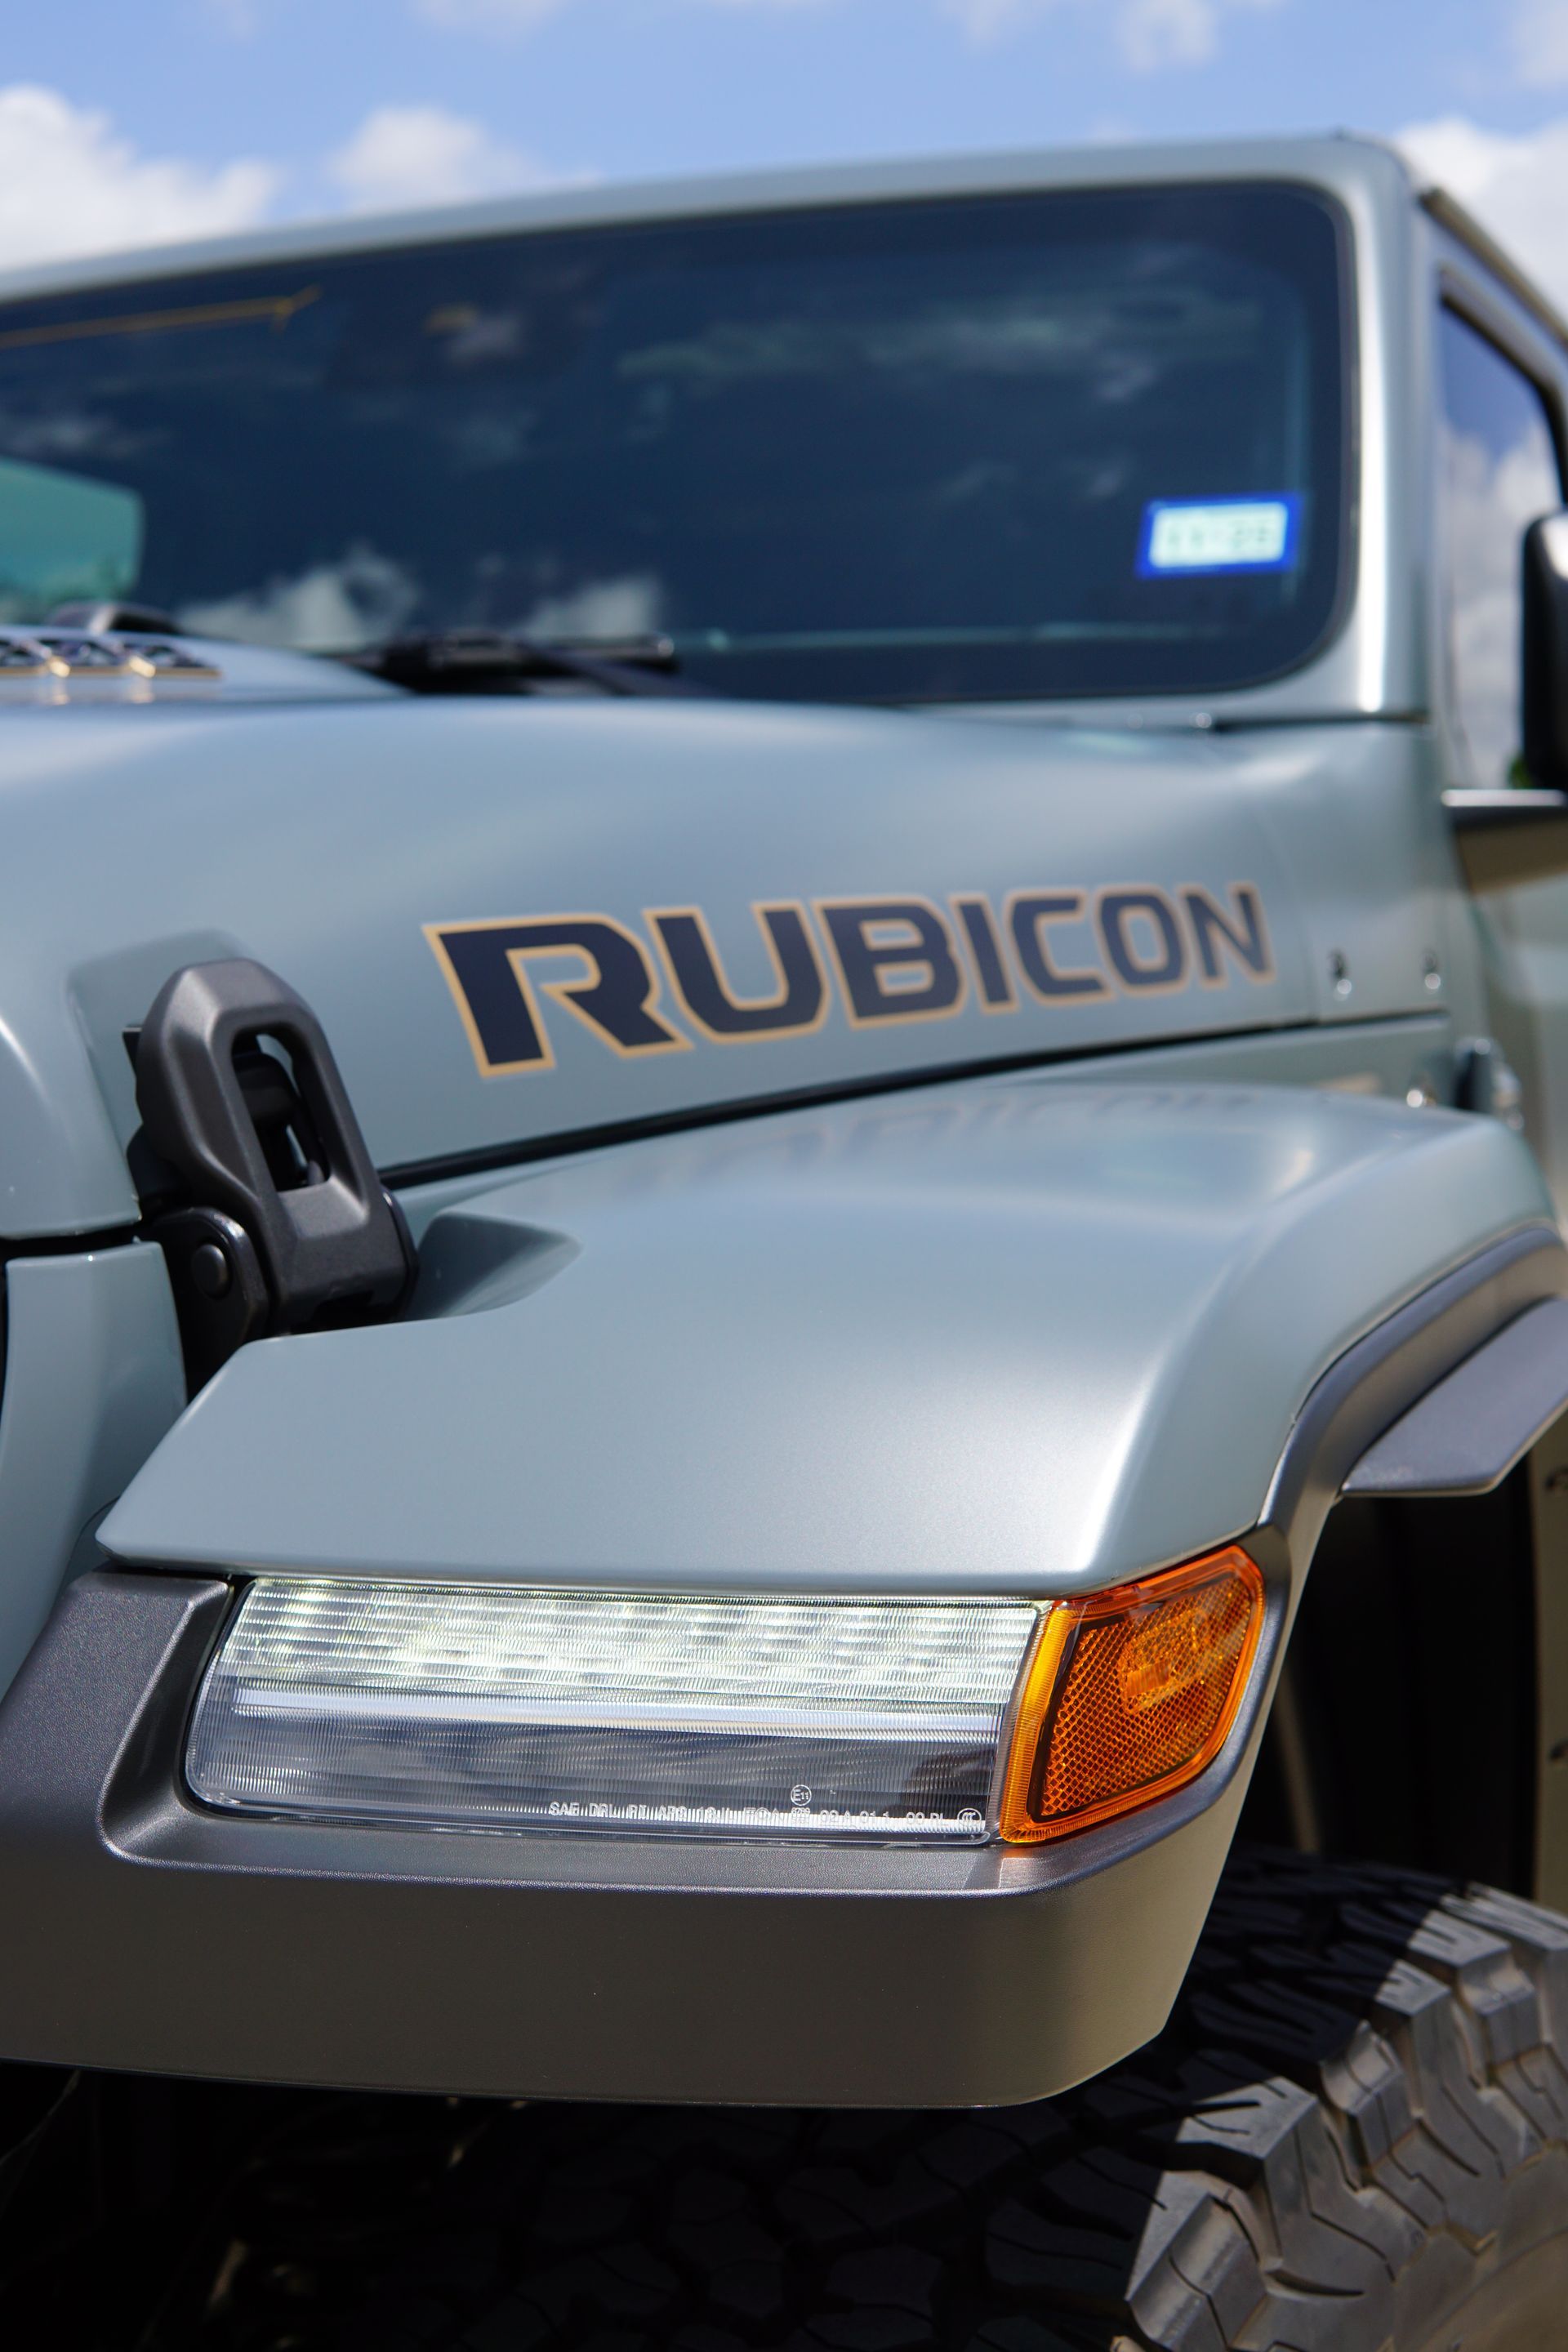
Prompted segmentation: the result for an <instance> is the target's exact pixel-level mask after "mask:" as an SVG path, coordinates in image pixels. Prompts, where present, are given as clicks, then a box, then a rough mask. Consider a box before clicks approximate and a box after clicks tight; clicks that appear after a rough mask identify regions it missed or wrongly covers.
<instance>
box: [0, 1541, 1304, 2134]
mask: <svg viewBox="0 0 1568 2352" xmlns="http://www.w3.org/2000/svg"><path fill="white" fill-rule="evenodd" d="M228 1598H229V1588H228V1587H227V1586H226V1585H224V1584H222V1583H219V1582H216V1581H212V1580H195V1579H185V1578H178V1577H171V1576H137V1575H129V1574H115V1573H105V1574H99V1575H92V1576H88V1577H85V1578H83V1579H81V1580H80V1581H79V1582H78V1583H76V1584H74V1585H72V1586H70V1587H69V1588H68V1590H67V1591H66V1592H65V1593H64V1594H63V1595H62V1597H61V1600H60V1601H59V1604H58V1608H57V1610H56V1612H55V1614H54V1617H53V1618H52V1619H51V1621H50V1623H49V1625H48V1626H47V1629H46V1631H45V1633H44V1634H43V1635H42V1637H41V1639H40V1641H39V1643H38V1644H37V1648H36V1649H35V1650H34V1652H33V1654H32V1656H31V1657H30V1659H29V1660H28V1662H27V1664H26V1667H25V1668H24V1670H23V1672H22V1674H21V1675H19V1676H18V1678H17V1680H16V1684H15V1685H14V1686H13V1688H12V1690H11V1692H10V1694H9V1696H7V1698H6V1700H5V1704H4V1706H0V1904H3V1906H4V1915H5V1923H6V1925H5V1935H4V1937H0V2056H4V2057H6V2058H11V2059H29V2060H41V2061H47V2062H52V2063H68V2064H73V2065H88V2066H100V2067H109V2068H130V2069H136V2070H144V2071H150V2072H156V2073H170V2074H211V2075H221V2076H228V2077H233V2078H245V2079H252V2080H258V2081H276V2082H306V2083H319V2084H357V2085H363V2086H368V2087H377V2088H386V2089H399V2090H436V2091H450V2092H476V2093H497V2094H505V2095H510V2096H516V2097H528V2098H551V2099H580V2098H611V2099H644V2100H695V2101H739V2102H746V2103H755V2104H784V2105H849V2106H862V2105H864V2106H906V2105H908V2106H917V2105H918V2106H924V2105H990V2104H1003V2103H1007V2102H1012V2101H1017V2100H1024V2099H1032V2098H1037V2097H1040V2096H1043V2095H1047V2094H1048V2093H1050V2092H1053V2091H1058V2090H1061V2089H1063V2088H1065V2087H1066V2086H1067V2085H1068V2084H1070V2083H1073V2082H1077V2081H1079V2080H1081V2079H1082V2078H1083V2077H1085V2076H1086V2075H1089V2074H1094V2073H1097V2072H1098V2071H1099V2070H1100V2069H1101V2068H1102V2067H1104V2066H1107V2065H1109V2064H1110V2063H1113V2062H1114V2061H1115V2060H1116V2059H1118V2058H1119V2057H1121V2056H1122V2055H1124V2054H1125V2053H1127V2052H1128V2051H1129V2050H1131V2049H1134V2048H1136V2047H1137V2046H1138V2044H1140V2043H1141V2042H1143V2041H1145V2040H1147V2039H1148V2037H1149V2036H1150V2035H1151V2034H1152V2033H1154V2032H1157V2031H1158V2029H1159V2027H1160V2026H1161V2024H1162V2023H1163V2020H1164V2017H1165V2014H1166V2011H1167V2010H1168V2008H1169V2006H1170V2003H1171V2001H1172V2000H1173V1996H1174V1994H1175V1991H1176V1989H1177V1986H1178V1985H1179V1983H1180V1981H1181V1979H1182V1976H1183V1974H1184V1970H1185V1968H1186V1965H1187V1960H1188V1958H1189V1956H1190V1953H1191V1950H1192V1948H1193V1945H1194V1942H1195V1941H1196V1938H1197V1935H1198V1931H1199V1928H1200V1927H1201V1925H1202V1923H1203V1919H1204V1916H1205V1913H1206V1911H1207V1909H1208V1906H1209V1900H1210V1897H1211V1895H1212V1893H1213V1889H1214V1885H1215V1879H1216V1877H1217V1875H1218V1873H1219V1870H1220V1867H1221V1864H1222V1863H1223V1861H1224V1858H1225V1853H1226V1848H1227V1846H1228V1844H1229V1842H1230V1837H1231V1832H1232V1830H1233V1828H1234V1825H1235V1816H1236V1812H1237V1809H1238V1807H1239V1804H1240V1801H1241V1794H1242V1790H1243V1787H1244V1785H1245V1781H1246V1777H1247V1776H1246V1773H1245V1771H1244V1770H1242V1769H1239V1768H1240V1766H1241V1765H1242V1763H1243V1762H1244V1760H1245V1758H1246V1756H1247V1752H1248V1750H1249V1748H1250V1746H1251V1743H1252V1741H1253V1739H1254V1738H1256V1734H1257V1722H1258V1712H1259V1709H1258V1706H1257V1705H1256V1704H1254V1705H1252V1706H1249V1707H1248V1709H1247V1717H1246V1719H1245V1720H1244V1722H1243V1723H1242V1724H1240V1725H1238V1726H1237V1731H1236V1733H1235V1734H1234V1735H1233V1738H1232V1741H1231V1743H1230V1744H1229V1746H1228V1747H1227V1749H1226V1753H1225V1754H1224V1755H1223V1756H1222V1757H1221V1758H1220V1759H1218V1760H1217V1761H1216V1763H1215V1766H1213V1767H1212V1768H1211V1769H1210V1771H1209V1772H1208V1773H1207V1774H1205V1777H1204V1780H1202V1781H1200V1782H1199V1783H1197V1784H1196V1785H1195V1786H1194V1789H1193V1790H1190V1791H1188V1792H1186V1794H1185V1796H1184V1798H1183V1799H1181V1800H1178V1801H1175V1803H1174V1804H1173V1805H1171V1806H1163V1807H1160V1808H1158V1809H1156V1811H1157V1813H1158V1816H1159V1824H1158V1831H1156V1829H1155V1827H1154V1825H1153V1821H1152V1817H1151V1816H1144V1817H1142V1821H1140V1820H1139V1819H1138V1818H1137V1817H1134V1819H1133V1821H1131V1822H1128V1823H1125V1824H1122V1825H1120V1827H1119V1828H1118V1829H1116V1830H1114V1831H1107V1832H1091V1833H1090V1834H1089V1835H1088V1836H1086V1837H1083V1838H1079V1839H1076V1840H1072V1841H1070V1842H1068V1844H1066V1845H1064V1846H1062V1847H1059V1848H1057V1849H1055V1850H1047V1851H1045V1852H1035V1853H1016V1852H1012V1853H1009V1852H1004V1851H1002V1850H999V1849H996V1848H988V1849H981V1850H974V1849H971V1850H968V1851H966V1852H964V1853H953V1852H936V1851H931V1850H929V1849H926V1850H920V1851H912V1850H908V1849H905V1850H897V1849H889V1848H877V1849H872V1850H865V1851H858V1850H856V1849H855V1848H853V1847H849V1846H838V1847H831V1848H829V1847H814V1848H811V1849H809V1850H807V1849H804V1848H800V1847H795V1846H782V1845H778V1844H772V1845H769V1844H755V1845H752V1844H745V1843H684V1842H675V1841H668V1840H650V1841H647V1842H639V1841H636V1840H629V1839H619V1838H605V1837H599V1838H576V1837H573V1836H570V1835H562V1834H557V1833H551V1834H544V1835H531V1836H519V1835H511V1834H507V1833H496V1832H481V1833H453V1832H446V1833H443V1832H430V1831H423V1830H403V1829H397V1828H385V1827H378V1828H374V1829H357V1828H353V1827H346V1826H341V1825H337V1824H320V1825H317V1824H305V1823H300V1822H270V1821H258V1820H240V1819H235V1820H228V1819H224V1818H220V1817H218V1816H216V1815H214V1814H211V1813H206V1812H204V1811H200V1810H198V1809H197V1808H196V1807H195V1806H194V1805H193V1804H192V1803H191V1802H190V1801H189V1799H188V1798H187V1797H185V1796H184V1794H183V1793H182V1790H181V1784H180V1769H179V1768H180V1749H181V1744H182V1741H183V1738H184V1726H185V1723H186V1720H187V1717H188V1714H189V1709H190V1705H191V1701H192V1698H193V1696H194V1693H195V1685H196V1682H197V1680H198V1678H199V1675H200V1673H201V1670H202V1667H203V1665H204V1664H205V1659H206V1657H207V1655H208V1653H209V1651H210V1649H211V1646H212V1643H213V1641H214V1639H215V1638H216V1633H217V1630H218V1628H219V1625H220V1623H221V1622H222V1619H223V1616H224V1613H225V1611H226V1606H227V1602H228ZM1265 1679H1266V1676H1258V1678H1257V1680H1258V1683H1259V1684H1261V1683H1262V1682H1263V1681H1264V1680H1265Z"/></svg>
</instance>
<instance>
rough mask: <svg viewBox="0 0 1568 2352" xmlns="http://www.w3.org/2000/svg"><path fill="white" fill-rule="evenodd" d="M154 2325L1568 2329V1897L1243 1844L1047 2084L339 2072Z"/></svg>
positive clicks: (314, 2339)
mask: <svg viewBox="0 0 1568 2352" xmlns="http://www.w3.org/2000/svg"><path fill="white" fill-rule="evenodd" d="M1040 1998H1041V2000H1049V1999H1050V1987H1049V1986H1048V1985H1042V1987H1041V1988H1040ZM1018 2028H1019V2032H1021V2033H1024V2032H1027V2030H1028V2021H1027V2020H1026V2019H1024V2018H1020V2019H1019V2021H1018ZM757 2030H758V2032H766V2031H767V2020H766V2017H765V2016H764V2015H761V2014H759V2017H758V2021H757ZM146 2340H147V2342H148V2344H149V2346H156V2347H157V2352H165V2347H172V2346H175V2345H180V2346H184V2345H187V2344H188V2345H190V2346H193V2347H196V2346H199V2347H202V2348H203V2352H214V2347H231V2348H232V2352H262V2347H266V2352H282V2347H285V2346H287V2347H334V2352H348V2347H354V2352H361V2347H363V2352H370V2347H374V2352H393V2347H412V2346H416V2345H417V2346H424V2347H463V2352H544V2347H548V2348H549V2352H756V2347H771V2348H772V2352H821V2347H839V2352H897V2348H898V2347H942V2352H1069V2347H1070V2352H1081V2347H1097V2352H1102V2347H1117V2352H1134V2347H1168V2352H1226V2347H1235V2352H1241V2347H1246V2352H1268V2348H1269V2347H1289V2352H1458V2347H1463V2352H1505V2347H1506V2352H1550V2347H1553V2346H1559V2345H1568V1919H1560V1918H1558V1917H1556V1916H1553V1915H1552V1914H1551V1913H1547V1912H1543V1911H1541V1910H1538V1909H1536V1908H1534V1907H1532V1906H1531V1905H1529V1904H1526V1903H1522V1902H1520V1901H1517V1900H1515V1899H1513V1898H1512V1897H1510V1896H1507V1895H1496V1894H1490V1893H1487V1892H1485V1891H1484V1890H1479V1889H1471V1890H1468V1891H1457V1890H1455V1889H1453V1888H1451V1887H1449V1886H1447V1885H1444V1884H1442V1883H1439V1882H1434V1881H1432V1880H1429V1879H1424V1878H1418V1877H1414V1876H1412V1875H1410V1874H1404V1873H1399V1872H1394V1871H1387V1870H1373V1869H1363V1868H1352V1869H1345V1868H1341V1867H1338V1866H1332V1867H1331V1866H1328V1865H1325V1864H1315V1863H1311V1862H1303V1861H1300V1860H1298V1859H1296V1858H1294V1857H1290V1856H1279V1855H1272V1854H1266V1853H1254V1854H1247V1855H1242V1856H1240V1857H1238V1858H1237V1861H1236V1862H1235V1863H1234V1864H1232V1866H1231V1868H1230V1870H1229V1871H1228V1872H1227V1874H1226V1879H1225V1882H1224V1884H1223V1885H1222V1888H1221V1892H1220V1895H1219V1897H1218V1900H1217V1902H1216V1904H1215V1910H1214V1914H1213V1917H1212V1920H1211V1923H1210V1926H1209V1927H1208V1929H1207V1931H1206V1933H1205V1937H1204V1940H1203V1944H1202V1946H1201V1948H1200V1950H1199V1953H1198V1956H1197V1958H1196V1960H1195V1962H1194V1967H1193V1969H1192V1971H1191V1974H1190V1976H1189V1978H1188V1980H1187V1984H1186V1987H1185V1990H1184V1992H1183V1994H1182V1997H1181V2000H1180V2001H1179V2003H1178V2005H1177V2009H1176V2012H1175V2015H1174V2016H1173V2019H1172V2021H1171V2023H1170V2025H1169V2027H1168V2028H1167V2029H1166V2031H1165V2032H1164V2033H1163V2034H1162V2035H1161V2036H1160V2038H1159V2039H1158V2040H1157V2041H1155V2042H1152V2043H1151V2044H1150V2045H1149V2046H1148V2047H1147V2048H1146V2049H1145V2050H1143V2051H1142V2052H1140V2053H1138V2054H1137V2055H1136V2056H1135V2057H1133V2058H1131V2059H1130V2060H1128V2061H1127V2062H1126V2063H1124V2064H1123V2065H1121V2066H1119V2067H1117V2068H1115V2069H1114V2070H1113V2071H1112V2072H1111V2073H1110V2074H1106V2075H1102V2076H1101V2077H1100V2078H1099V2079H1098V2080H1097V2081H1095V2082H1093V2083H1090V2084H1087V2085H1086V2086H1085V2087H1084V2088H1083V2089H1081V2090H1079V2091H1078V2092H1075V2093H1074V2094H1072V2095H1070V2096H1068V2097H1066V2098H1062V2099H1058V2100H1054V2101H1050V2102H1047V2103H1045V2104H1043V2105H1037V2106H1033V2107H1026V2108H1011V2109H1002V2110H988V2111H977V2112H972V2113H960V2114H946V2115H929V2114H928V2115H908V2114H906V2115H888V2114H876V2115H868V2114H839V2115H833V2114H813V2115H796V2114H778V2113H744V2112H735V2111H724V2110H717V2109H706V2110H703V2109H675V2108H666V2109H621V2110H616V2109H614V2108H604V2107H601V2108H587V2107H579V2108H571V2107H553V2108H552V2107H529V2108H525V2109H516V2110H507V2109H500V2108H496V2107H493V2106H486V2105H484V2104H483V2103H479V2102H471V2101H464V2102H453V2103H442V2102H437V2101H397V2102H382V2101H374V2100H369V2099H342V2100H336V2101H331V2102H327V2103H325V2104H324V2105H321V2107H318V2108H316V2109H315V2110H313V2111H312V2113H311V2114H310V2115H309V2116H306V2117H304V2118H302V2119H301V2120H300V2122H299V2123H298V2124H297V2125H296V2126H294V2127H293V2128H291V2129H290V2130H289V2131H288V2132H286V2133H285V2134H284V2135H283V2137H282V2138H281V2139H280V2140H277V2141H275V2142H274V2144H273V2146H272V2147H271V2148H270V2149H269V2150H268V2152H267V2153H266V2154H265V2155H264V2156H261V2157H258V2158H257V2159H256V2160H255V2161H254V2162H253V2163H252V2164H251V2165H250V2166H249V2167H248V2168H245V2169H243V2170H242V2172H241V2174H240V2175H239V2177H238V2178H237V2179H235V2180H234V2181H233V2182H232V2183H231V2185H230V2187H229V2188H228V2189H227V2190H226V2192H225V2194H224V2196H223V2197H222V2199H221V2200H220V2203H219V2208H218V2210H216V2211H215V2213H214V2214H213V2216H212V2226H211V2228H210V2229H209V2230H208V2231H206V2232H205V2235H204V2237H203V2240H202V2242H201V2244H200V2245H199V2246H198V2247H194V2248H193V2249H192V2259H191V2262H190V2263H187V2266H186V2269H185V2273H184V2287H183V2288H182V2290H181V2292H180V2293H179V2294H175V2295H174V2297H173V2299H172V2302H171V2303H170V2304H169V2305H166V2306H165V2309H164V2313H163V2318H162V2321H161V2323H160V2324H159V2326H158V2327H157V2329H156V2331H155V2332H154V2333H153V2335H152V2336H149V2337H148V2338H147V2339H146Z"/></svg>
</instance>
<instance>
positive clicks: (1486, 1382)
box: [1344, 1298, 1568, 1495]
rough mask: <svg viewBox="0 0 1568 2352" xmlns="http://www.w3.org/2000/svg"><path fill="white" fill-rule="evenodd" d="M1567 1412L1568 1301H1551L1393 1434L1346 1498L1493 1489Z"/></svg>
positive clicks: (1366, 1460)
mask: <svg viewBox="0 0 1568 2352" xmlns="http://www.w3.org/2000/svg"><path fill="white" fill-rule="evenodd" d="M1564 1411H1568V1299H1563V1298H1548V1299H1543V1300H1542V1303H1541V1305H1540V1306H1539V1307H1530V1308H1529V1309H1528V1310H1527V1311H1526V1312H1525V1313H1524V1314H1523V1315H1521V1316H1520V1317H1519V1318H1518V1319H1517V1320H1516V1321H1514V1322H1512V1323H1510V1324H1509V1325H1508V1326H1507V1328H1506V1329H1504V1330H1501V1331H1500V1332H1499V1333H1498V1335H1497V1337H1496V1338H1495V1339H1489V1340H1488V1341H1487V1342H1486V1345H1485V1346H1484V1347H1481V1348H1478V1349H1477V1350H1476V1352H1475V1354H1474V1355H1473V1356H1467V1357H1466V1359H1465V1360H1464V1362H1463V1363H1462V1364H1459V1365H1458V1366H1457V1367H1456V1369H1455V1370H1453V1371H1451V1372H1450V1373H1449V1374H1448V1375H1447V1379H1446V1380H1442V1381H1438V1383H1437V1385H1436V1388H1435V1389H1432V1390H1430V1391H1428V1392H1427V1394H1426V1396H1424V1397H1422V1398H1421V1399H1420V1401H1419V1402H1418V1403H1415V1404H1413V1405H1412V1406H1411V1408H1410V1410H1409V1412H1406V1413H1405V1414H1403V1415H1402V1416H1401V1418H1400V1419H1399V1420H1398V1421H1396V1422H1395V1423H1394V1426H1393V1428H1392V1429H1388V1430H1385V1431H1384V1434H1383V1435H1382V1436H1381V1437H1380V1438H1379V1439H1378V1441H1377V1443H1376V1444H1375V1445H1373V1446H1371V1447H1369V1448H1368V1450H1367V1452H1366V1453H1365V1454H1363V1455H1362V1458H1361V1460H1360V1461H1359V1462H1358V1463H1357V1464H1356V1466H1355V1468H1354V1469H1353V1470H1352V1472H1351V1475H1350V1476H1349V1477H1348V1478H1347V1479H1346V1480H1345V1486H1344V1491H1345V1493H1346V1494H1347V1495H1489V1494H1490V1493H1491V1492H1492V1489H1493V1488H1494V1487H1496V1486H1501V1484H1502V1482H1503V1480H1504V1479H1505V1478H1506V1477H1507V1476H1508V1474H1509V1472H1510V1470H1511V1469H1513V1468H1514V1467H1515V1465H1517V1464H1518V1463H1520V1462H1522V1461H1523V1459H1524V1457H1525V1455H1526V1454H1528V1453H1529V1451H1530V1449H1531V1446H1532V1445H1533V1444H1535V1443H1536V1441H1537V1439H1538V1438H1541V1437H1542V1436H1544V1435H1545V1433H1546V1432H1547V1430H1548V1429H1550V1428H1551V1426H1552V1423H1553V1422H1554V1421H1555V1420H1556V1419H1557V1418H1558V1415H1559V1414H1560V1413H1562V1412H1564Z"/></svg>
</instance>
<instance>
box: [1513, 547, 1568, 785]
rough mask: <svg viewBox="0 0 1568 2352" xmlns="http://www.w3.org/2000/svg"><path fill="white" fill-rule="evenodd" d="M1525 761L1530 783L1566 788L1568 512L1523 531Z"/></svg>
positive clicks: (1567, 742)
mask: <svg viewBox="0 0 1568 2352" xmlns="http://www.w3.org/2000/svg"><path fill="white" fill-rule="evenodd" d="M1523 588H1524V603H1523V615H1522V617H1523V624H1524V629H1523V635H1524V693H1523V713H1524V730H1523V731H1524V764H1525V768H1526V771H1527V772H1528V773H1529V776H1530V781H1531V783H1532V784H1535V785H1538V786H1545V787H1546V788H1547V789H1548V790H1552V789H1555V790H1557V791H1562V790H1563V788H1564V787H1568V512H1564V513H1563V514H1552V515H1542V519H1541V520H1540V521H1539V522H1532V523H1531V526H1530V529H1529V530H1527V531H1526V532H1525V534H1524V582H1523Z"/></svg>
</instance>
